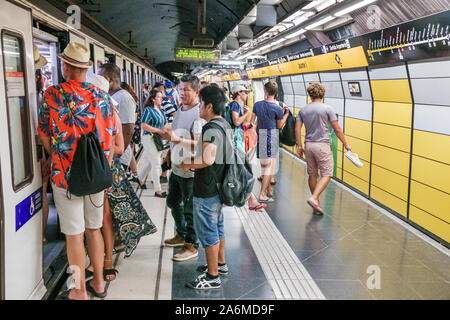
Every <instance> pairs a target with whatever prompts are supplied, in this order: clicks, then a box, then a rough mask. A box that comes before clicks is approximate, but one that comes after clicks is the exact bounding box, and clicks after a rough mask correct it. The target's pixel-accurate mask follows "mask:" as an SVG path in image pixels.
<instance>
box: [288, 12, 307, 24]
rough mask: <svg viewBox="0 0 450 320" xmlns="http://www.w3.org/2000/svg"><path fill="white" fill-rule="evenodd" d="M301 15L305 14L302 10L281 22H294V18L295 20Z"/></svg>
mask: <svg viewBox="0 0 450 320" xmlns="http://www.w3.org/2000/svg"><path fill="white" fill-rule="evenodd" d="M303 13H305V12H304V11H302V10H299V11H297V12H295V13H293V14H291V15H290V16H289V17H287V18H286V19H284V20H283V22H290V21H292V20H294V19H295V18H297V17H298V16H300V15H302V14H303Z"/></svg>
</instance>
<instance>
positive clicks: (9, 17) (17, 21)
mask: <svg viewBox="0 0 450 320" xmlns="http://www.w3.org/2000/svg"><path fill="white" fill-rule="evenodd" d="M0 3H1V6H2V8H4V10H2V13H1V14H0V19H2V21H3V24H2V28H1V29H2V30H1V31H2V32H1V35H2V37H1V39H2V40H1V43H2V44H1V46H0V47H1V50H2V59H1V62H0V64H1V66H0V73H1V74H0V79H1V81H2V82H3V83H4V85H5V90H4V92H2V94H1V101H2V104H3V103H4V104H5V106H6V105H7V103H8V101H7V99H8V96H7V93H6V77H5V57H4V55H3V38H4V34H8V35H11V36H13V37H17V38H18V39H19V41H20V46H21V48H20V50H21V52H20V54H21V59H22V61H21V62H22V63H23V72H24V75H23V76H24V91H25V95H23V98H24V100H25V102H26V104H27V113H28V114H27V118H26V124H25V126H26V127H27V131H28V133H27V134H29V138H30V140H29V143H30V148H29V149H30V150H31V151H30V154H31V158H30V159H29V160H30V162H31V163H30V168H31V172H30V174H29V175H30V176H31V178H30V179H27V181H26V182H21V183H19V184H18V185H17V186H15V185H14V180H13V179H14V178H13V177H11V185H10V177H9V175H13V171H12V170H11V169H12V168H13V167H12V166H13V164H12V163H10V162H11V161H12V160H11V149H10V148H7V150H5V153H3V156H2V157H1V164H2V166H1V170H0V174H1V175H2V176H1V177H0V182H1V183H0V187H1V196H2V200H1V201H2V203H1V206H2V208H0V209H1V212H0V214H1V223H2V225H1V237H2V239H1V240H2V241H1V242H2V243H1V245H0V247H1V250H2V253H1V255H2V256H1V287H2V288H1V290H2V292H1V295H2V299H27V298H28V299H30V298H37V299H40V298H41V297H42V296H43V295H44V294H45V291H46V289H45V286H44V281H43V274H42V257H43V251H42V210H41V209H39V210H36V211H34V210H33V211H34V213H33V214H32V215H31V217H30V218H29V219H28V220H26V221H25V223H23V224H22V225H21V226H20V228H18V229H17V225H16V223H17V220H16V219H17V217H16V216H15V214H16V213H15V212H16V210H17V206H18V205H19V204H21V203H24V201H25V200H26V199H30V201H34V200H36V199H37V198H35V197H33V194H34V193H35V192H37V191H39V190H41V189H42V180H41V172H40V166H39V162H38V160H37V153H36V150H37V143H36V140H35V139H33V137H34V135H35V133H36V132H35V129H36V128H35V125H36V123H34V122H33V120H32V119H34V118H33V116H32V115H31V114H30V113H31V112H37V108H36V99H35V97H36V96H35V92H36V89H35V76H34V72H35V71H34V59H33V30H32V29H33V28H32V27H33V15H32V11H31V9H30V8H28V7H26V6H24V5H22V4H20V3H17V2H15V1H13V0H0ZM3 19H4V20H3ZM2 86H3V85H2ZM2 91H3V90H2ZM21 96H22V95H21ZM5 109H6V107H5ZM2 112H4V114H2V118H3V117H4V119H6V120H4V121H8V122H7V123H8V127H6V126H4V127H2V129H1V131H2V132H3V133H2V134H3V135H4V136H5V137H7V141H8V143H10V141H11V131H10V126H11V125H10V119H9V116H8V115H7V114H9V112H10V111H9V110H4V111H2ZM5 140H6V139H5ZM6 152H8V153H10V155H9V156H8V155H6ZM27 152H28V150H27ZM10 171H11V172H10ZM4 198H8V201H4ZM25 203H26V202H25ZM28 203H29V202H28ZM33 204H34V202H33ZM36 204H37V202H36ZM27 205H29V206H30V209H31V208H32V206H31V204H30V203H29V204H25V206H27ZM6 212H8V213H9V212H11V214H8V215H7V216H6ZM30 212H32V211H30ZM17 279H20V280H21V285H20V286H17V285H16V283H15V281H17Z"/></svg>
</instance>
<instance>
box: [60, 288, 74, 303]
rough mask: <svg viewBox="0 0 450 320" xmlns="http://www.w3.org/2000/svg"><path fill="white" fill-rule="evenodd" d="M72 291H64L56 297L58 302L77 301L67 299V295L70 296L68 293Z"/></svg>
mask: <svg viewBox="0 0 450 320" xmlns="http://www.w3.org/2000/svg"><path fill="white" fill-rule="evenodd" d="M72 290H73V289H70V290H66V291H64V292H63V293H61V294H60V295H59V296H58V297H57V299H58V300H59V299H61V300H70V301H78V300H76V299H70V298H69V294H70V292H71V291H72Z"/></svg>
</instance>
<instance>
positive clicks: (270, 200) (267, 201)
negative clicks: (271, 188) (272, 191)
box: [258, 197, 275, 203]
mask: <svg viewBox="0 0 450 320" xmlns="http://www.w3.org/2000/svg"><path fill="white" fill-rule="evenodd" d="M258 201H259V202H260V203H272V202H275V200H273V198H272V197H269V199H267V200H261V199H258Z"/></svg>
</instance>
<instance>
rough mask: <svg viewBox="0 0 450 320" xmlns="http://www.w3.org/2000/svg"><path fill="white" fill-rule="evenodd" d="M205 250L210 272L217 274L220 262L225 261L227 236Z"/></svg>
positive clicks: (213, 274)
mask: <svg viewBox="0 0 450 320" xmlns="http://www.w3.org/2000/svg"><path fill="white" fill-rule="evenodd" d="M205 251H206V263H207V265H208V273H209V274H210V275H212V276H217V275H218V274H219V270H218V264H219V262H220V263H225V238H221V239H220V240H219V243H217V244H215V245H213V246H210V247H207V248H206V249H205Z"/></svg>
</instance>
